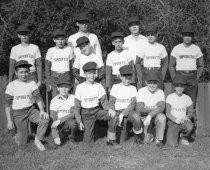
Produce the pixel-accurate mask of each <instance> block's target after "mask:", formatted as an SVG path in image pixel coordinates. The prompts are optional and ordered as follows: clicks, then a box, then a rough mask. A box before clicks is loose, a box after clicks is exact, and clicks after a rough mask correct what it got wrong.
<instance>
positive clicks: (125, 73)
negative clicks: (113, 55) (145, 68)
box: [109, 65, 143, 144]
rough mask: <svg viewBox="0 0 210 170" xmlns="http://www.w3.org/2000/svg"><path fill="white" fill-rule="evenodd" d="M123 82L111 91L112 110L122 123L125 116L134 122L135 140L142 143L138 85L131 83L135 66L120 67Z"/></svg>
mask: <svg viewBox="0 0 210 170" xmlns="http://www.w3.org/2000/svg"><path fill="white" fill-rule="evenodd" d="M119 72H120V79H121V81H122V82H121V83H118V84H114V85H113V86H112V89H111V92H110V98H109V103H110V107H111V108H112V110H115V111H116V113H117V116H118V121H119V123H121V122H122V121H123V118H124V117H125V118H127V119H128V121H130V122H132V124H133V132H134V141H135V143H137V144H142V138H141V137H142V136H141V134H142V132H143V128H142V127H141V126H142V125H141V118H140V114H138V113H137V112H136V111H135V107H136V94H137V90H136V87H135V86H133V85H130V83H131V79H132V75H133V67H132V66H131V65H124V66H122V67H120V69H119Z"/></svg>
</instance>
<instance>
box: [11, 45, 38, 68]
mask: <svg viewBox="0 0 210 170" xmlns="http://www.w3.org/2000/svg"><path fill="white" fill-rule="evenodd" d="M10 58H11V59H13V60H15V61H16V62H18V61H20V60H26V61H28V63H29V64H31V65H32V66H31V67H30V72H34V71H36V68H35V60H36V59H38V58H41V53H40V51H39V47H38V46H37V45H34V44H29V45H28V46H26V47H23V46H22V45H21V44H18V45H16V46H14V47H12V49H11V53H10Z"/></svg>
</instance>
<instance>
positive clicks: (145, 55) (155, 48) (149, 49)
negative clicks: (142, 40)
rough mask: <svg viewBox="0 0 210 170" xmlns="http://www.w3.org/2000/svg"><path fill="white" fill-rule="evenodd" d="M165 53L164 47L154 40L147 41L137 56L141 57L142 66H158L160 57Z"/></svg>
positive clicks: (165, 55)
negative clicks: (152, 41) (152, 42)
mask: <svg viewBox="0 0 210 170" xmlns="http://www.w3.org/2000/svg"><path fill="white" fill-rule="evenodd" d="M167 55H168V54H167V52H166V49H165V47H164V46H163V45H162V44H159V43H157V42H156V43H155V44H150V43H147V44H146V45H145V46H144V48H143V50H142V51H140V54H139V55H138V56H139V57H140V58H142V59H143V66H144V67H159V68H160V67H161V59H163V58H165V57H167Z"/></svg>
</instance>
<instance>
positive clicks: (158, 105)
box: [137, 71, 166, 147]
mask: <svg viewBox="0 0 210 170" xmlns="http://www.w3.org/2000/svg"><path fill="white" fill-rule="evenodd" d="M159 81H160V80H159V76H158V74H157V72H155V71H150V72H149V73H148V74H147V77H146V85H147V86H146V87H143V88H141V89H139V90H138V93H137V112H138V113H140V115H141V119H142V120H143V124H144V133H145V139H144V141H145V142H146V143H148V142H151V141H153V138H152V135H151V131H152V129H153V128H154V125H155V128H156V138H155V143H156V146H158V147H161V146H163V137H164V132H165V125H166V117H165V115H164V114H163V111H164V109H165V95H164V92H163V90H161V89H159V88H158V83H159Z"/></svg>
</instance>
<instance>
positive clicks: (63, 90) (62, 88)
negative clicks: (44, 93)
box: [57, 84, 71, 96]
mask: <svg viewBox="0 0 210 170" xmlns="http://www.w3.org/2000/svg"><path fill="white" fill-rule="evenodd" d="M57 88H58V92H59V94H60V95H62V96H67V95H68V94H69V91H70V88H71V87H70V85H69V84H59V85H58V87H57Z"/></svg>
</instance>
